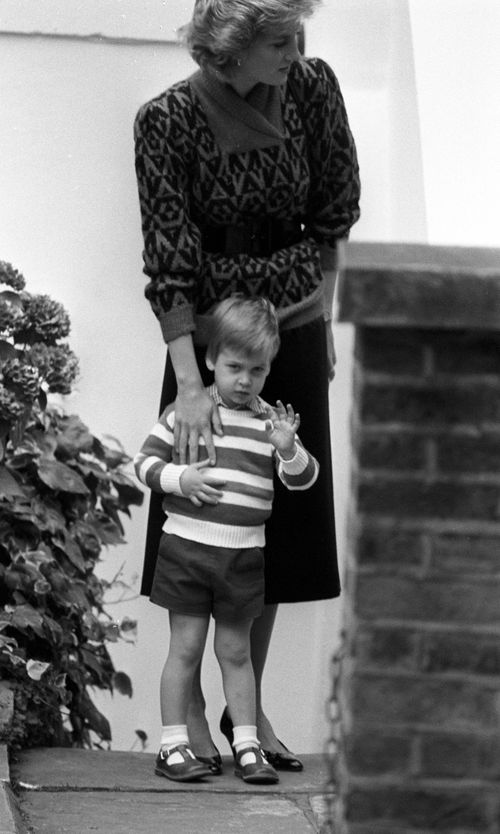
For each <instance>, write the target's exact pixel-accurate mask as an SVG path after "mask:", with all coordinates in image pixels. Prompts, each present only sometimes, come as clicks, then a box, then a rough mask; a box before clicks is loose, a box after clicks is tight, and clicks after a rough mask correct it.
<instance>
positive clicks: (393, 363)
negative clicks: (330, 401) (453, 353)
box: [355, 327, 424, 376]
mask: <svg viewBox="0 0 500 834" xmlns="http://www.w3.org/2000/svg"><path fill="white" fill-rule="evenodd" d="M355 356H356V357H357V358H358V359H359V360H360V361H362V363H363V367H364V368H365V369H366V370H369V371H378V372H381V373H388V372H389V373H391V374H404V375H410V376H414V375H415V376H420V375H422V374H423V371H424V346H423V344H422V337H421V334H420V332H419V331H413V330H402V329H401V328H371V327H364V328H361V329H360V330H359V331H357V339H356V343H355Z"/></svg>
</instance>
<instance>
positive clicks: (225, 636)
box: [214, 620, 256, 726]
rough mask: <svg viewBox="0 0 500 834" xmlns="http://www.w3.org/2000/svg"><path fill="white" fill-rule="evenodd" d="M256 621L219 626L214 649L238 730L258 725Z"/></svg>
mask: <svg viewBox="0 0 500 834" xmlns="http://www.w3.org/2000/svg"><path fill="white" fill-rule="evenodd" d="M252 622H253V620H242V621H236V622H229V621H220V620H218V621H217V622H216V624H215V639H214V649H215V654H216V657H217V660H218V662H219V665H220V668H221V672H222V683H223V687H224V694H225V696H226V702H227V705H228V708H229V713H230V715H231V719H232V721H233V725H234V726H239V725H255V724H256V721H255V719H256V706H255V677H254V673H253V668H252V659H251V652H250V631H251V628H252Z"/></svg>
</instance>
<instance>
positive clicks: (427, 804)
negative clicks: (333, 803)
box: [344, 787, 492, 834]
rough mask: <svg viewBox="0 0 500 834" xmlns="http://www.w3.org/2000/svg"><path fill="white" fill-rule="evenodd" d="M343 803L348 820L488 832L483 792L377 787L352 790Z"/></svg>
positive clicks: (433, 828)
mask: <svg viewBox="0 0 500 834" xmlns="http://www.w3.org/2000/svg"><path fill="white" fill-rule="evenodd" d="M344 802H345V814H346V819H347V820H349V821H360V822H364V821H368V820H387V821H394V823H396V824H399V825H404V824H406V825H408V826H414V827H418V828H426V827H427V828H430V829H431V830H432V831H444V832H446V831H447V832H462V831H464V829H466V830H472V831H474V832H476V834H479V832H482V831H488V832H489V831H491V828H490V825H491V822H492V820H491V812H490V808H489V805H490V802H489V797H488V795H487V794H486V793H485V794H484V795H481V793H480V792H472V791H465V790H461V791H452V790H450V791H448V792H446V791H443V790H441V791H439V790H434V791H432V790H423V789H419V788H417V787H416V788H414V789H411V788H407V789H402V788H397V787H380V788H372V789H371V790H370V789H365V790H363V791H360V790H354V791H352V792H351V793H350V794H349V795H348V796H347V797H345V798H344Z"/></svg>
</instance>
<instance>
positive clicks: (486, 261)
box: [338, 242, 500, 332]
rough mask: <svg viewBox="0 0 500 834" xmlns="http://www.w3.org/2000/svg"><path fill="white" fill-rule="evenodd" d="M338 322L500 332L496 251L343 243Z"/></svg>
mask: <svg viewBox="0 0 500 834" xmlns="http://www.w3.org/2000/svg"><path fill="white" fill-rule="evenodd" d="M338 318H339V321H342V322H352V323H353V324H356V325H365V326H371V327H416V328H427V329H438V330H441V329H443V330H447V329H458V330H462V329H467V330H488V331H498V332H500V249H495V248H481V247H465V246H433V245H430V244H429V245H428V244H417V243H376V242H373V243H372V242H343V243H341V244H340V245H339V288H338Z"/></svg>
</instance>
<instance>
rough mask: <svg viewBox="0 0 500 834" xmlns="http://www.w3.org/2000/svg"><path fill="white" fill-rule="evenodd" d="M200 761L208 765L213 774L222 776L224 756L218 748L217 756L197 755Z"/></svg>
mask: <svg viewBox="0 0 500 834" xmlns="http://www.w3.org/2000/svg"><path fill="white" fill-rule="evenodd" d="M196 758H197V759H198V761H199V762H203V764H206V765H208V767H209V768H210V773H211V774H212V776H220V775H221V773H222V758H221V754H220V753H219V751H218V750H217V753H216V754H215V756H196Z"/></svg>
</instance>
